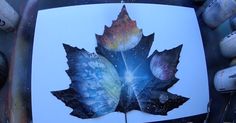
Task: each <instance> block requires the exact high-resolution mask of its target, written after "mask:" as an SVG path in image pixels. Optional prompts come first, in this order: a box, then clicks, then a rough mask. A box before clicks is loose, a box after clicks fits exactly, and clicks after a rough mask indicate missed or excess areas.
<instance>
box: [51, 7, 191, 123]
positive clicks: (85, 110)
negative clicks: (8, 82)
mask: <svg viewBox="0 0 236 123" xmlns="http://www.w3.org/2000/svg"><path fill="white" fill-rule="evenodd" d="M96 39H97V47H96V53H97V54H95V53H89V52H87V51H86V50H85V49H79V48H77V47H72V46H70V45H67V44H63V45H64V48H65V51H66V53H67V59H68V62H67V63H68V65H69V69H68V70H67V71H66V72H67V74H68V76H69V77H70V79H71V84H70V87H69V88H68V89H66V90H61V91H53V92H52V94H53V95H54V96H56V97H57V98H58V99H60V100H61V101H63V102H64V103H65V104H66V105H67V106H69V107H71V108H72V109H73V112H72V113H71V115H74V116H77V117H79V118H85V119H86V118H96V117H100V116H103V115H106V114H108V113H111V112H115V111H119V112H124V113H127V112H129V111H131V110H140V111H143V112H146V113H150V114H156V115H167V112H168V111H170V110H172V109H174V108H177V107H179V106H180V105H182V104H183V103H185V102H186V101H187V100H188V98H186V97H182V96H179V95H175V94H171V93H169V92H168V89H169V88H170V87H172V86H173V85H174V84H175V83H176V82H178V80H179V79H177V78H176V77H175V74H176V72H177V65H178V63H179V57H180V52H181V49H182V45H180V46H178V47H176V48H173V49H170V50H165V51H162V52H158V51H157V50H156V51H154V52H153V53H152V55H151V56H149V57H148V54H149V51H150V48H151V46H152V43H153V41H154V34H151V35H148V36H144V35H143V33H142V29H138V28H137V25H136V22H135V21H133V20H132V19H131V18H130V17H129V15H128V12H127V10H126V7H125V6H123V8H122V10H121V12H120V14H119V15H118V18H117V20H115V21H113V23H112V25H111V27H107V26H105V30H104V33H103V35H96Z"/></svg>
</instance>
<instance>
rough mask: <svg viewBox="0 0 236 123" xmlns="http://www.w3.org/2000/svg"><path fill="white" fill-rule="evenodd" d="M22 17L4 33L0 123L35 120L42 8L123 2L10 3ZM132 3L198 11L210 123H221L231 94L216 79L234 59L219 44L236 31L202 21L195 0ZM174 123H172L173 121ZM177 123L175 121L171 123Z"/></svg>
mask: <svg viewBox="0 0 236 123" xmlns="http://www.w3.org/2000/svg"><path fill="white" fill-rule="evenodd" d="M8 2H9V3H10V4H11V5H12V6H13V8H14V9H15V10H16V11H17V12H18V13H19V14H20V16H21V21H20V23H19V26H18V28H17V29H16V30H15V31H14V32H10V33H6V32H3V31H0V51H1V52H3V53H4V54H6V56H7V59H8V61H9V66H10V72H9V77H8V81H7V82H6V83H5V85H4V86H3V87H2V88H0V123H9V122H10V123H28V122H31V121H32V114H31V83H30V82H31V60H32V46H33V37H34V28H35V21H36V15H37V11H38V10H41V9H47V8H54V7H61V6H69V5H82V4H95V3H96V4H97V3H111V2H112V3H120V0H40V1H37V0H29V1H28V0H20V1H17V0H8ZM126 2H129V3H155V4H169V5H179V6H186V7H193V8H195V10H196V12H197V15H198V20H199V25H200V29H201V33H202V38H203V44H204V50H205V54H206V61H207V69H208V77H209V91H210V102H211V103H210V114H209V118H208V122H209V123H218V122H220V121H221V118H222V117H223V115H224V113H223V112H224V110H225V106H226V105H227V104H228V101H229V99H230V94H222V93H219V92H217V91H216V90H215V88H214V84H213V80H214V75H215V73H216V72H217V71H218V70H221V69H224V68H226V67H229V63H230V61H231V60H232V59H227V58H224V57H223V56H222V55H221V52H220V50H219V42H220V41H221V40H222V38H224V37H225V36H226V35H228V34H229V33H230V32H232V29H231V27H230V24H229V22H228V21H226V22H225V23H223V24H221V25H220V26H219V27H218V28H216V29H210V28H209V27H207V26H206V25H205V24H204V22H203V21H202V18H201V12H202V10H203V9H204V6H202V5H203V4H202V3H200V2H199V3H196V2H194V1H193V0H161V1H157V0H126ZM235 97H236V96H235V95H232V96H231V103H230V105H229V110H228V111H227V112H226V113H225V121H233V118H234V116H233V115H234V111H235V110H236V98H235ZM205 117H206V116H205V115H203V116H198V117H195V118H184V119H179V120H178V121H174V122H187V121H194V122H196V123H200V122H203V120H204V119H205ZM169 122H170V121H169ZM171 122H173V121H171Z"/></svg>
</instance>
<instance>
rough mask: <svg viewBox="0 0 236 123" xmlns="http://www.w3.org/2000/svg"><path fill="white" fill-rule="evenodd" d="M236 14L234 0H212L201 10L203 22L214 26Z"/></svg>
mask: <svg viewBox="0 0 236 123" xmlns="http://www.w3.org/2000/svg"><path fill="white" fill-rule="evenodd" d="M235 14H236V0H212V2H211V3H210V4H209V5H208V7H207V8H206V9H205V11H204V12H203V15H202V17H203V20H204V22H205V23H206V24H207V25H208V26H209V27H211V28H216V27H217V26H218V25H220V24H221V23H223V22H224V21H225V20H227V19H228V18H230V17H231V16H233V15H235Z"/></svg>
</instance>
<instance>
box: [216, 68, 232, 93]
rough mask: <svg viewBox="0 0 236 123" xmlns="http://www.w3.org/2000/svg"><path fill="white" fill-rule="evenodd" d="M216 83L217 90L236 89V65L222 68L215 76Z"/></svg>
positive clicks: (229, 90)
mask: <svg viewBox="0 0 236 123" xmlns="http://www.w3.org/2000/svg"><path fill="white" fill-rule="evenodd" d="M214 85H215V88H216V90H217V91H220V92H231V91H236V66H233V67H229V68H226V69H223V70H220V71H218V72H217V73H216V75H215V78H214Z"/></svg>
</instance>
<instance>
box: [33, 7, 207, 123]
mask: <svg viewBox="0 0 236 123" xmlns="http://www.w3.org/2000/svg"><path fill="white" fill-rule="evenodd" d="M125 5H126V8H127V11H128V13H129V16H130V17H131V19H133V20H136V22H137V25H138V27H139V28H142V29H143V33H144V35H149V34H151V33H153V32H154V33H155V37H154V43H153V45H152V48H151V51H150V54H151V53H152V52H153V51H154V50H155V49H157V50H158V51H163V50H165V49H172V48H174V47H176V46H178V45H180V44H183V48H182V52H181V54H180V62H179V64H178V67H177V68H178V72H177V74H176V76H177V78H179V79H180V80H179V81H178V82H177V83H176V84H175V85H174V86H173V87H171V88H170V89H169V92H171V93H174V94H178V95H182V96H184V97H188V98H190V99H189V100H188V101H187V102H186V103H184V104H183V105H181V106H180V107H179V108H176V109H174V110H171V111H169V112H168V115H167V116H160V115H150V114H147V113H142V112H140V111H131V112H129V113H128V115H127V116H128V122H129V123H143V122H150V121H162V120H168V119H176V118H181V117H187V116H193V115H198V114H202V113H206V112H207V103H208V101H209V92H208V77H207V69H206V62H205V55H204V50H203V44H202V39H201V35H200V30H199V26H198V22H197V18H196V15H195V11H194V9H192V8H185V7H177V6H167V5H155V4H125ZM122 6H123V4H94V5H80V6H71V7H63V8H55V9H48V10H41V11H39V12H38V17H37V23H36V29H35V38H34V46H33V47H34V48H33V62H32V113H33V122H34V123H108V122H112V123H122V122H125V116H124V114H123V113H117V112H114V113H110V114H108V115H106V116H103V117H99V118H95V119H89V120H82V119H79V118H77V117H74V116H71V115H69V113H70V112H71V111H72V109H71V108H69V107H66V106H65V105H64V103H63V102H61V101H60V100H58V99H56V97H55V96H53V95H52V94H51V91H55V90H63V89H67V88H68V87H69V84H70V79H69V77H68V75H67V74H66V72H65V70H66V69H68V65H67V63H66V62H67V59H66V53H65V51H64V48H63V46H62V43H66V44H70V45H71V46H74V47H75V46H76V47H79V48H85V49H86V50H87V51H89V52H95V47H96V39H95V34H103V31H104V25H107V26H110V25H111V23H112V20H115V19H116V18H117V16H118V14H119V12H120V10H121V8H122Z"/></svg>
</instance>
